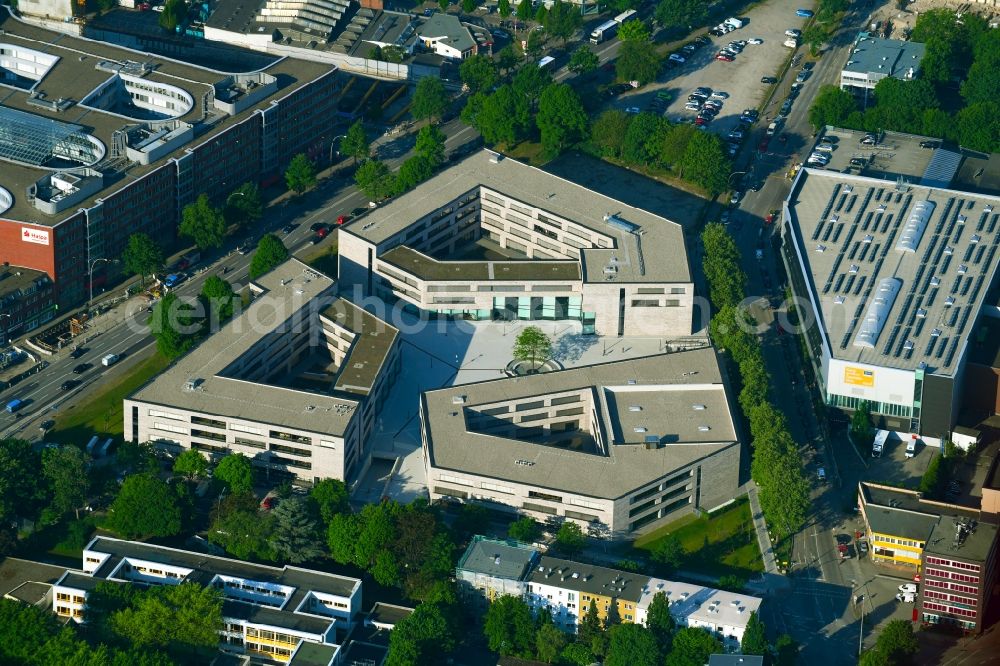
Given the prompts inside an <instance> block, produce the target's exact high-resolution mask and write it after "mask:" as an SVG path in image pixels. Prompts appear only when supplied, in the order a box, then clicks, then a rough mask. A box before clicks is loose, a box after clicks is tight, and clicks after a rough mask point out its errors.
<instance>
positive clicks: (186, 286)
mask: <svg viewBox="0 0 1000 666" xmlns="http://www.w3.org/2000/svg"><path fill="white" fill-rule="evenodd" d="M414 129H416V128H414ZM442 130H443V131H444V133H445V135H446V140H445V148H446V150H447V151H448V152H449V153H451V152H454V151H455V150H456V149H460V148H461V146H463V145H464V144H467V143H469V142H472V141H475V140H477V139H478V134H477V133H476V131H475V130H473V129H472V128H470V127H468V126H466V125H464V124H463V123H462V122H461V121H459V120H454V121H451V122H449V123H445V124H444V125H442ZM415 136H416V134H415V132H411V133H409V134H407V135H396V136H390V135H386V136H382V137H378V138H376V139H375V140H374V141H373V146H374V147H375V149H376V151H377V154H378V156H379V157H380V158H381V159H382V160H383V161H384V162H385V163H386V164H387V165H388V166H389V167H390V168H391V169H395V168H397V167H398V166H399V165H400V164H401V163H402V162H403V160H405V159H406V158H407V157H408V156H409V152H410V150H411V149H412V148H413V144H414V141H415ZM338 173H344V174H345V175H343V176H341V175H333V176H332V177H330V178H326V179H324V180H321V181H320V182H319V183H318V184H317V186H316V187H315V188H314V189H313V190H312V191H310V192H309V193H307V194H305V195H303V196H302V197H298V198H294V199H292V198H289V199H283V200H281V202H280V203H277V204H275V205H272V206H269V207H267V208H266V209H265V212H264V217H263V219H262V220H261V221H260V222H259V223H258V225H257V228H256V229H254V230H251V231H250V232H248V233H250V235H251V237H252V238H259V237H260V236H261V235H263V234H264V233H268V232H273V233H277V234H278V236H279V237H281V238H282V240H283V241H284V243H285V246H286V247H288V248H289V250H291V252H292V253H293V254H301V253H302V252H303V251H304V250H309V249H312V247H313V243H312V242H311V241H312V238H313V236H314V235H315V234H314V232H312V231H311V230H310V228H309V227H310V226H311V225H312V224H314V223H316V222H326V223H334V222H335V221H336V219H337V217H338V216H339V215H349V214H350V213H351V211H352V210H354V209H356V208H362V207H367V205H368V198H367V197H365V196H364V195H363V194H362V193H361V192H360V191H358V189H357V188H356V187H355V186H354V184H353V181H351V180H350V177H349V174H350V170H349V169H345V170H342V171H340V172H338ZM289 223H292V224H295V225H296V227H295V229H293V230H292V231H290V232H289V233H287V234H286V233H284V232H283V231H282V229H283V227H285V225H287V224H289ZM333 236H335V234H331V236H330V238H332V237H333ZM243 238H244V237H243V236H241V237H239V238H234V239H231V240H230V243H229V244H230V245H232V246H235V245H236V244H237V243H239V242H241V241H242V240H243ZM330 242H333V241H332V240H325V241H321V243H320V244H319V245H318V247H323V244H325V243H330ZM251 257H252V253H248V254H246V255H240V254H239V253H237V252H236V251H235V249H232V250H230V251H229V252H228V253H227V254H225V255H224V256H222V257H221V258H219V259H218V260H217V261H215V262H214V263H212V264H211V265H203V266H201V267H199V269H198V270H197V271H195V272H194V274H193V275H191V277H190V278H189V279H188V280H186V281H185V282H184V283H182V284H181V285H180V286H178V287H177V288H176V289H175V290H174V293H176V294H178V295H179V296H195V295H197V294H198V293H199V292H200V291H201V286H202V284H203V283H204V281H205V279H207V278H208V277H209V276H210V275H220V276H221V277H224V278H225V279H226V280H228V281H229V282H230V283H231V284H233V286H234V289H239V287H240V286H242V285H245V284H246V283H247V281H248V278H249V275H248V273H249V266H250V259H251ZM225 269H228V270H225ZM224 270H225V272H224V273H223V271H224ZM149 317H150V315H149V314H148V313H147V312H146V310H145V304H144V303H142V302H141V301H140V299H131V300H130V301H128V302H127V303H126V304H125V305H123V306H121V307H119V308H116V309H113V310H111V311H109V312H108V313H105V314H104V315H100V316H99V317H97V318H95V319H94V321H93V324H92V328H91V329H90V331H88V332H87V333H86V334H85V335H84V336H83V337H82V338H81V339H82V340H83V342H82V343H80V346H81V347H83V348H85V349H86V353H85V354H84V355H83V356H81V357H80V358H77V359H74V358H71V357H70V356H69V349H64V350H62V351H61V352H59V353H58V354H56V355H54V356H51V357H47V358H46V359H45V360H47V361H48V362H49V366H48V367H47V368H45V369H44V370H42V371H41V372H39V373H38V374H36V375H33V376H32V377H30V378H28V379H25V380H23V381H22V382H21V383H19V384H17V385H16V386H13V387H12V388H10V389H7V390H6V391H3V392H2V393H0V405H3V404H6V403H7V402H9V401H10V400H13V399H14V398H20V399H21V400H24V401H25V402H26V403H27V404H26V406H25V407H24V408H23V409H22V410H21V411H20V412H19V415H18V416H15V415H13V414H8V413H7V412H6V411H0V436H3V437H6V436H11V435H17V436H19V437H22V438H25V439H28V440H42V439H44V437H43V433H42V432H41V431H40V430H39V427H38V426H39V425H40V424H41V423H42V422H44V421H46V420H48V419H51V418H53V417H54V416H55V415H56V414H57V413H58V412H59V410H61V409H65V408H67V407H69V406H70V405H72V404H74V403H76V402H78V401H80V399H81V398H84V399H85V398H86V397H87V396H88V395H89V394H90V393H91V392H92V391H93V390H94V388H95V386H94V385H95V384H97V383H99V382H100V381H101V380H102V379H103V378H104V377H107V376H115V375H119V374H121V373H123V372H127V371H128V369H129V368H130V367H131V366H132V365H134V363H135V362H136V361H138V360H140V359H141V358H144V357H146V356H148V355H149V354H150V353H151V352H152V350H153V349H154V346H155V341H154V339H153V337H152V336H151V335H150V334H149V333H148V330H147V329H146V325H147V324H148V320H149ZM95 332H96V333H95ZM110 353H115V354H119V355H122V356H123V359H122V361H120V362H119V363H118V364H116V365H113V366H111V367H110V368H105V367H103V366H102V365H101V358H103V357H104V356H105V355H107V354H110ZM81 363H89V364H91V366H92V367H91V368H89V369H88V370H86V371H85V372H83V373H82V374H80V375H75V374H73V368H74V367H76V366H77V365H78V364H81ZM68 379H73V380H79V381H80V385H79V386H77V387H75V388H73V389H71V390H69V391H63V390H62V389H61V386H62V383H63V382H65V381H66V380H68Z"/></svg>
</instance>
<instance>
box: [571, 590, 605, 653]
mask: <svg viewBox="0 0 1000 666" xmlns="http://www.w3.org/2000/svg"><path fill="white" fill-rule="evenodd" d="M603 633H604V623H603V622H601V618H600V616H599V615H598V614H597V602H596V601H594V600H593V599H591V600H590V605H589V606H587V612H586V614H584V616H583V618H582V619H581V620H580V626H579V628H578V629H577V639H578V640H579V641H580V642H581V643H583V644H584V645H586V646H588V647H589V646H590V645H591V644H592V643H593V641H594V639H595V638H596V637H597V636H599V635H601V634H603Z"/></svg>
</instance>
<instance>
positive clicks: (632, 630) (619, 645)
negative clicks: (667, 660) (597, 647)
mask: <svg viewBox="0 0 1000 666" xmlns="http://www.w3.org/2000/svg"><path fill="white" fill-rule="evenodd" d="M608 638H609V643H608V654H607V656H606V657H605V658H604V666H659V663H660V650H659V647H658V646H657V644H656V639H655V638H654V637H653V634H652V633H651V632H649V631H646V629H645V628H644V627H643V626H642V625H639V624H632V623H628V624H618V625H615V626H613V627H611V629H610V630H609V631H608Z"/></svg>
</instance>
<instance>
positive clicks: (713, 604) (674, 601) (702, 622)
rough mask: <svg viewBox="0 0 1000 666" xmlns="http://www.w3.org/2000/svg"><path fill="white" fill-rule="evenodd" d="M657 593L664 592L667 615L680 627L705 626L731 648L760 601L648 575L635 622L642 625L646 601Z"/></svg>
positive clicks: (645, 612)
mask: <svg viewBox="0 0 1000 666" xmlns="http://www.w3.org/2000/svg"><path fill="white" fill-rule="evenodd" d="M658 592H663V593H664V594H665V595H666V597H667V601H669V602H670V614H671V615H672V616H673V617H674V621H675V622H676V623H677V624H678V625H679V626H681V627H701V628H703V629H706V630H708V631H710V632H712V633H713V634H714V635H715V636H716V638H718V639H719V640H721V641H722V642H723V643H724V644H725V645H726V646H727V647H730V648H732V647H735V646H739V644H740V641H742V640H743V633H744V632H745V631H746V627H747V621H748V620H749V619H750V614H751V613H755V612H757V611H758V610H759V609H760V603H761V599H760V598H759V597H754V596H751V595H748V594H742V593H738V592H727V591H725V590H716V589H714V588H711V587H703V586H701V585H691V584H688V583H678V582H676V581H672V580H664V579H662V578H650V579H649V581H648V582H647V583H645V584H644V585H643V587H642V596H641V597H640V598H639V604H638V606H637V611H636V620H635V621H636V622H639V623H642V624H645V622H646V614H647V612H648V611H649V604H650V603H651V602H652V601H653V597H654V596H655V595H656V593H658Z"/></svg>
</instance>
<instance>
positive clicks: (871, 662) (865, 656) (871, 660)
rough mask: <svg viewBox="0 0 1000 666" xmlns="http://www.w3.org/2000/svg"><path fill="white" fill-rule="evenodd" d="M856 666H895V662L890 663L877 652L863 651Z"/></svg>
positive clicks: (883, 655)
mask: <svg viewBox="0 0 1000 666" xmlns="http://www.w3.org/2000/svg"><path fill="white" fill-rule="evenodd" d="M858 666H895V662H893V661H890V660H889V658H888V657H886V656H885V654H883V653H882V652H881V651H879V650H865V651H864V652H863V653H862V654H861V659H859V660H858Z"/></svg>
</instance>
